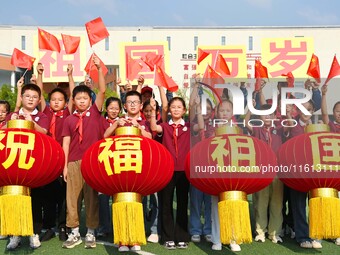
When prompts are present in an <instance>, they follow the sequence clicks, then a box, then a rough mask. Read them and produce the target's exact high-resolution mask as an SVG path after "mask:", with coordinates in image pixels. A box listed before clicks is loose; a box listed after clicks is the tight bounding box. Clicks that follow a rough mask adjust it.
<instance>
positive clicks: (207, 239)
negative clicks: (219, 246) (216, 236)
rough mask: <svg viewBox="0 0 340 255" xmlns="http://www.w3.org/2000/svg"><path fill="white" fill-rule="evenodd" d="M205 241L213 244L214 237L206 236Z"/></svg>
mask: <svg viewBox="0 0 340 255" xmlns="http://www.w3.org/2000/svg"><path fill="white" fill-rule="evenodd" d="M204 237H205V241H207V242H208V243H211V238H212V236H211V235H205V236H204Z"/></svg>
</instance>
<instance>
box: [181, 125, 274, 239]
mask: <svg viewBox="0 0 340 255" xmlns="http://www.w3.org/2000/svg"><path fill="white" fill-rule="evenodd" d="M226 132H227V133H229V134H226ZM275 166H276V156H275V154H274V152H273V151H272V149H271V148H270V147H269V146H268V145H267V144H266V143H264V142H263V141H261V140H259V139H257V138H254V137H251V136H246V135H242V134H241V132H240V130H239V128H236V127H221V128H218V129H217V130H216V136H215V137H212V138H209V139H206V140H204V141H202V142H200V143H198V144H196V145H195V146H194V147H193V148H192V149H191V150H190V153H189V155H188V156H187V159H186V175H187V177H188V179H189V180H190V182H191V184H192V185H194V186H195V187H196V188H198V189H200V190H201V191H203V192H206V193H208V194H211V195H215V196H216V195H218V196H219V200H220V202H219V204H218V210H219V218H220V227H221V242H222V243H227V244H229V243H230V241H231V240H234V241H236V243H241V242H243V243H250V242H251V241H252V235H251V228H250V217H249V209H248V202H247V194H251V193H254V192H257V191H259V190H261V189H263V188H265V187H266V186H268V185H269V184H270V183H271V182H272V180H273V178H274V177H275V175H276V174H275V171H274V167H275ZM265 167H267V170H266V169H265ZM269 168H270V169H271V170H270V169H269ZM218 170H219V171H218ZM269 170H270V171H269ZM212 171H215V172H214V173H212ZM238 223H240V224H238Z"/></svg>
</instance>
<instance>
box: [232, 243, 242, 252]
mask: <svg viewBox="0 0 340 255" xmlns="http://www.w3.org/2000/svg"><path fill="white" fill-rule="evenodd" d="M230 249H231V251H241V246H239V245H238V244H237V243H236V242H235V241H231V242H230Z"/></svg>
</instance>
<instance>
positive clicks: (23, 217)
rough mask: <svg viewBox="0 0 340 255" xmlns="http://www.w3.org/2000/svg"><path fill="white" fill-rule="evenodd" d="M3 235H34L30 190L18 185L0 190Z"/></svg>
mask: <svg viewBox="0 0 340 255" xmlns="http://www.w3.org/2000/svg"><path fill="white" fill-rule="evenodd" d="M0 222H1V224H0V225H1V229H0V233H1V235H16V236H18V235H21V236H31V235H33V219H32V203H31V197H30V188H28V187H24V186H18V185H11V186H3V187H1V188H0Z"/></svg>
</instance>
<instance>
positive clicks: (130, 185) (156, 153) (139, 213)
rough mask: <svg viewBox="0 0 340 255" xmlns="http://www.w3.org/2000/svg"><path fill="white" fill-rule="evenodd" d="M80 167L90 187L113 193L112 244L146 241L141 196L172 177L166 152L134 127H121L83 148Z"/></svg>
mask: <svg viewBox="0 0 340 255" xmlns="http://www.w3.org/2000/svg"><path fill="white" fill-rule="evenodd" d="M81 169H82V174H83V177H84V179H85V181H86V182H87V183H88V184H89V185H90V186H91V187H92V188H93V189H95V190H97V191H99V192H102V193H105V194H108V195H113V196H114V203H113V205H112V208H113V222H114V243H117V244H118V243H121V244H124V245H133V244H136V243H138V244H145V243H146V240H145V233H144V220H143V208H142V204H141V195H143V196H146V195H149V194H153V193H155V192H157V191H159V190H161V189H162V188H163V187H165V186H166V184H167V183H168V182H169V181H170V180H171V178H172V175H173V171H174V162H173V159H172V157H171V154H170V153H169V151H168V150H167V149H166V148H165V147H164V146H163V145H162V144H160V143H158V142H156V141H154V140H152V139H149V138H145V137H142V136H140V133H139V130H138V129H137V128H134V127H121V128H118V129H117V130H116V136H114V137H109V138H106V139H103V140H100V141H98V142H97V143H95V144H94V145H92V146H91V147H90V148H89V149H88V150H87V151H86V153H85V155H84V157H83V160H82V165H81ZM136 202H137V203H136ZM131 208H132V209H131ZM128 210H131V211H130V212H128ZM131 213H133V214H134V215H131Z"/></svg>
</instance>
